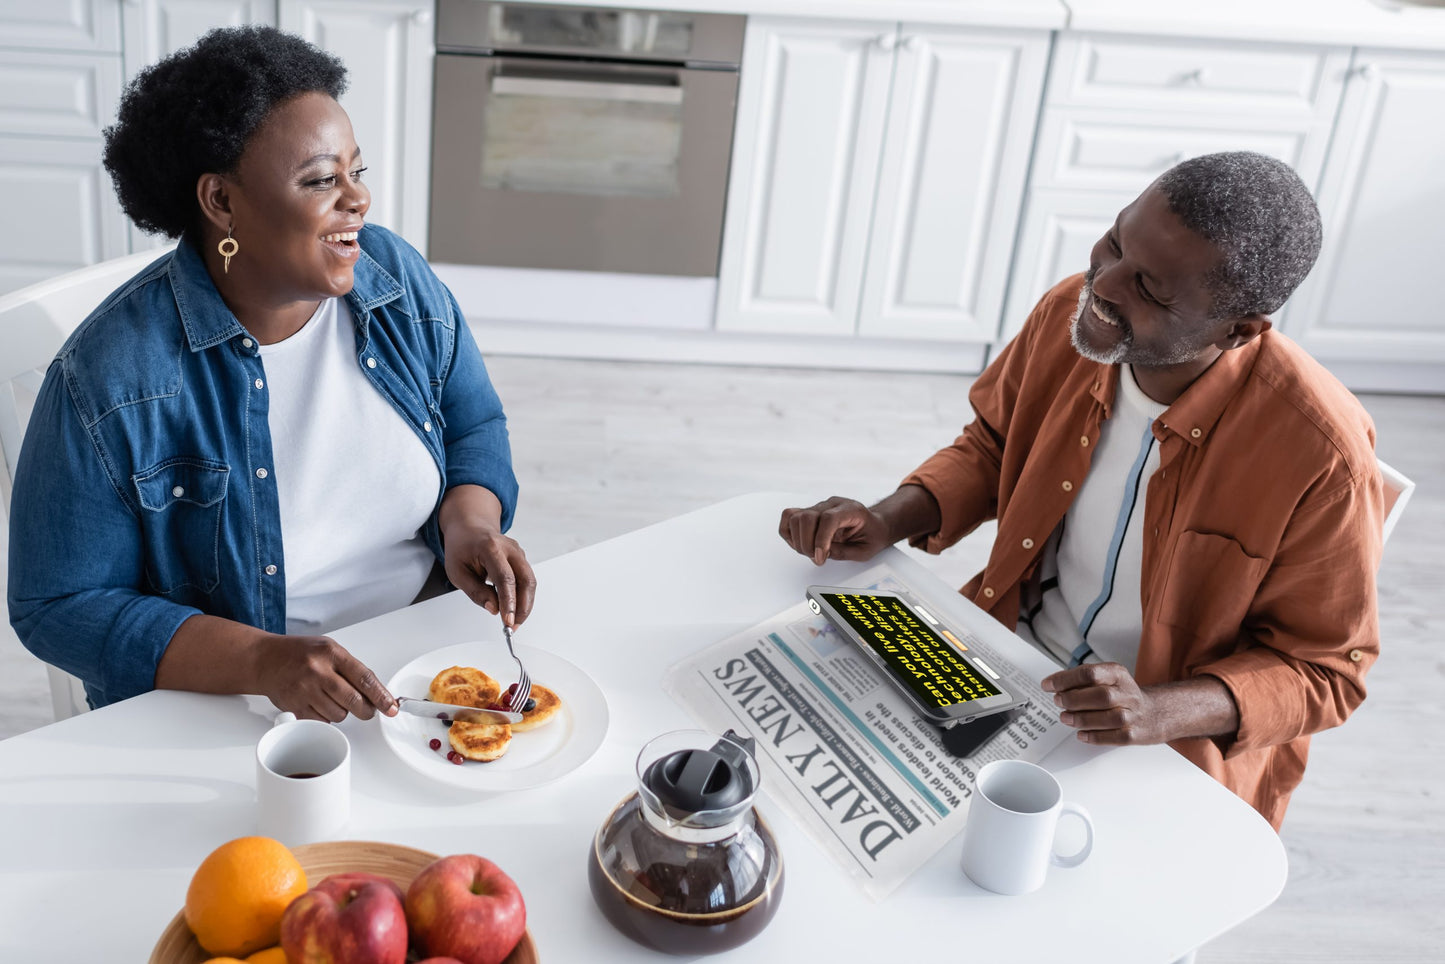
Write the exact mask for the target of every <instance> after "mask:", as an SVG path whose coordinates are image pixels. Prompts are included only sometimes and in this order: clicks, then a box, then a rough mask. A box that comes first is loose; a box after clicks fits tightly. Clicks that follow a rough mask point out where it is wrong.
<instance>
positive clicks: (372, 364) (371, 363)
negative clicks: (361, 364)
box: [366, 358, 376, 368]
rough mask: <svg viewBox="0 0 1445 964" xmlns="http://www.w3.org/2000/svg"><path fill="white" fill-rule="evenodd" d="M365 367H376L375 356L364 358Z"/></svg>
mask: <svg viewBox="0 0 1445 964" xmlns="http://www.w3.org/2000/svg"><path fill="white" fill-rule="evenodd" d="M366 367H367V368H375V367H376V359H375V358H368V359H367V360H366Z"/></svg>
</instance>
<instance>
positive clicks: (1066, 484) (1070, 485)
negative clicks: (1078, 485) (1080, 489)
mask: <svg viewBox="0 0 1445 964" xmlns="http://www.w3.org/2000/svg"><path fill="white" fill-rule="evenodd" d="M1064 491H1065V492H1072V491H1074V483H1072V482H1070V481H1069V480H1068V479H1065V480H1064Z"/></svg>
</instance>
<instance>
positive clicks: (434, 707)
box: [396, 696, 522, 723]
mask: <svg viewBox="0 0 1445 964" xmlns="http://www.w3.org/2000/svg"><path fill="white" fill-rule="evenodd" d="M396 708H397V709H398V710H399V711H401V712H402V713H410V714H412V715H413V716H425V717H429V718H431V719H433V720H443V721H445V722H451V721H453V720H455V721H456V722H458V723H520V722H521V720H522V714H521V713H508V712H507V711H505V710H484V709H481V708H480V707H476V706H457V705H456V704H454V703H437V702H435V701H434V700H426V699H421V698H419V697H416V696H398V697H397V698H396Z"/></svg>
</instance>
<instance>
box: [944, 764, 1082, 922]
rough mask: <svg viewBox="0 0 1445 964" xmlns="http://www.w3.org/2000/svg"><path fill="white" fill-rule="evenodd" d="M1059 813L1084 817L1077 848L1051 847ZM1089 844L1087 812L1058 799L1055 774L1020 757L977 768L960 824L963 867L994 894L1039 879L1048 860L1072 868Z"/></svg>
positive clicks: (1034, 884)
mask: <svg viewBox="0 0 1445 964" xmlns="http://www.w3.org/2000/svg"><path fill="white" fill-rule="evenodd" d="M1064 814H1072V815H1074V816H1076V817H1078V818H1079V819H1080V820H1082V821H1083V822H1084V829H1085V831H1086V834H1087V836H1086V838H1085V840H1084V845H1083V847H1081V848H1080V849H1079V851H1078V853H1075V854H1071V855H1069V856H1062V855H1060V854H1057V853H1055V852H1054V829H1055V827H1057V826H1058V822H1059V819H1060V818H1061V817H1062V816H1063V815H1064ZM1093 849H1094V821H1093V820H1092V819H1091V818H1090V817H1089V812H1088V811H1087V810H1085V809H1084V808H1083V807H1081V806H1079V805H1078V804H1076V803H1067V802H1065V801H1064V799H1063V789H1062V788H1061V787H1060V786H1059V781H1058V780H1056V779H1054V775H1053V774H1052V773H1050V772H1049V771H1047V770H1045V769H1044V768H1043V767H1041V766H1036V765H1034V764H1032V763H1025V762H1024V761H1023V760H995V761H994V762H992V763H988V764H985V765H984V767H983V768H982V769H981V770H979V771H978V778H977V779H976V780H975V781H974V793H973V798H972V799H971V800H970V801H969V805H968V822H967V823H965V824H964V828H963V872H964V873H966V874H968V877H969V879H970V880H972V881H973V882H974V883H976V884H978V885H979V886H980V887H984V888H986V889H988V890H991V891H993V892H995V893H998V894H1027V893H1030V892H1032V891H1035V890H1038V889H1039V888H1040V887H1042V886H1043V884H1044V878H1045V876H1047V874H1048V870H1049V865H1050V864H1053V865H1054V866H1057V867H1077V866H1078V865H1079V864H1081V863H1083V862H1084V860H1085V859H1087V858H1088V856H1089V853H1090V851H1092V850H1093Z"/></svg>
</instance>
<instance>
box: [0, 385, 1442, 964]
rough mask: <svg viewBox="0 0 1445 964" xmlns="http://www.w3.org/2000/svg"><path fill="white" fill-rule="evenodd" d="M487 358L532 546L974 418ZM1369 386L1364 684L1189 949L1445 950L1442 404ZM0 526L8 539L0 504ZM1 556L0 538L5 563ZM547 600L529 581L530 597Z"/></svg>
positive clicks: (821, 489)
mask: <svg viewBox="0 0 1445 964" xmlns="http://www.w3.org/2000/svg"><path fill="white" fill-rule="evenodd" d="M488 365H489V368H490V370H491V373H492V378H493V381H494V382H495V383H496V386H497V389H498V391H499V392H500V393H501V396H502V399H503V401H504V402H505V404H506V406H507V412H508V416H509V419H510V426H511V434H512V444H513V454H514V460H515V464H516V468H517V475H518V478H519V480H520V482H521V486H522V502H521V506H520V508H519V510H518V513H517V521H516V524H515V526H514V527H513V530H512V535H513V536H514V537H515V538H516V539H517V540H518V541H519V542H520V543H521V544H522V546H523V547H524V548H525V549H526V551H527V553H528V556H529V557H530V558H531V559H532V560H533V562H541V561H544V560H546V559H549V558H551V557H553V556H557V555H560V554H562V553H566V552H568V551H570V550H572V549H576V548H579V547H581V546H585V545H590V544H592V543H595V542H599V541H601V540H603V539H608V538H611V537H613V536H616V535H620V534H622V533H625V532H628V531H631V530H633V529H636V528H639V527H641V526H645V525H648V524H650V523H653V522H657V521H660V520H662V519H666V518H670V517H672V516H674V515H678V514H680V513H683V512H688V511H690V510H692V509H697V508H700V507H702V506H705V505H708V504H711V503H713V502H716V501H719V500H721V499H725V498H728V497H730V496H734V495H740V494H743V493H746V492H754V491H759V490H776V491H785V492H796V493H799V494H800V496H801V497H803V498H806V499H807V500H809V501H814V500H817V499H822V498H825V497H826V496H829V495H834V494H838V495H850V496H855V497H857V498H860V499H864V500H870V499H874V498H877V497H879V496H882V495H885V494H886V493H888V492H891V491H892V490H893V487H894V486H895V485H896V483H897V482H898V480H899V479H900V478H901V477H902V476H903V475H904V474H905V473H906V472H907V471H908V470H909V469H911V468H912V467H913V466H914V465H916V464H917V463H918V462H919V461H921V460H922V459H923V458H925V457H926V456H927V455H929V454H930V453H931V452H933V451H934V450H935V449H936V448H938V447H939V446H941V445H943V444H946V443H947V442H949V441H951V440H952V439H953V437H954V436H955V435H956V434H957V432H958V430H959V428H960V427H961V426H962V425H963V424H964V423H965V422H966V421H967V420H968V419H969V417H970V413H969V408H968V399H967V390H968V386H969V383H970V379H968V378H965V377H961V376H947V375H914V374H891V373H859V372H837V371H819V370H792V369H757V368H735V367H711V366H684V365H659V364H644V363H621V362H586V361H561V360H555V359H535V358H517V357H496V358H492V359H489V360H488ZM1363 400H1364V402H1365V405H1366V407H1367V408H1368V409H1369V410H1370V413H1371V414H1372V415H1373V416H1374V418H1375V422H1376V428H1377V432H1378V450H1379V453H1380V456H1381V458H1383V459H1384V460H1385V461H1387V462H1389V463H1390V464H1392V465H1394V466H1395V467H1396V468H1397V469H1399V470H1400V471H1402V472H1404V473H1405V474H1406V475H1408V476H1410V477H1411V478H1413V479H1415V480H1416V481H1417V482H1420V483H1421V487H1420V489H1418V490H1417V491H1416V492H1415V495H1414V499H1413V501H1412V502H1411V503H1410V506H1409V508H1408V510H1407V511H1406V513H1405V515H1404V517H1403V519H1402V521H1401V523H1400V525H1399V526H1398V527H1397V528H1396V529H1395V532H1394V535H1393V536H1392V537H1391V541H1390V544H1389V546H1388V547H1387V549H1386V552H1385V558H1384V562H1383V564H1382V566H1381V570H1380V608H1381V628H1382V634H1383V639H1384V655H1383V657H1382V658H1381V660H1380V662H1379V664H1378V665H1377V666H1376V667H1375V668H1374V670H1373V671H1372V673H1371V675H1370V678H1369V684H1370V698H1369V699H1368V700H1367V701H1366V702H1365V704H1364V705H1363V706H1362V707H1361V708H1360V710H1359V711H1358V712H1357V713H1356V714H1355V715H1354V717H1353V718H1352V719H1351V720H1350V721H1349V723H1347V724H1346V725H1345V726H1344V727H1342V728H1341V729H1339V730H1335V731H1331V732H1328V733H1325V734H1322V735H1320V736H1319V737H1317V738H1316V739H1315V742H1314V749H1313V753H1312V756H1311V760H1310V766H1309V771H1308V773H1307V774H1306V777H1305V783H1304V785H1303V786H1302V787H1301V788H1300V790H1299V791H1298V792H1296V794H1295V797H1294V802H1293V804H1292V806H1291V808H1290V812H1289V816H1288V817H1287V818H1286V821H1285V825H1284V830H1283V838H1284V842H1285V845H1286V847H1287V849H1288V851H1289V861H1290V880H1289V883H1288V884H1287V885H1286V887H1285V890H1284V893H1283V895H1281V897H1280V899H1279V900H1278V901H1277V902H1276V903H1275V904H1274V905H1272V906H1271V907H1270V908H1269V909H1267V910H1266V911H1265V912H1264V913H1262V914H1260V915H1259V916H1258V917H1256V918H1255V919H1253V920H1250V921H1248V922H1246V923H1245V924H1243V925H1242V926H1240V927H1239V928H1236V929H1235V930H1234V931H1232V932H1230V933H1228V934H1226V935H1223V936H1221V937H1220V938H1218V939H1217V940H1215V941H1213V942H1211V943H1210V944H1208V945H1207V946H1206V947H1205V948H1203V949H1202V950H1201V952H1200V954H1199V961H1200V962H1201V964H1214V962H1253V961H1259V962H1272V964H1289V962H1304V961H1312V962H1313V961H1341V962H1344V961H1349V962H1356V961H1371V962H1406V961H1426V960H1432V961H1433V960H1436V959H1437V958H1436V955H1437V954H1438V952H1439V948H1440V947H1442V946H1445V917H1442V915H1440V914H1439V912H1438V908H1439V907H1440V906H1441V904H1442V900H1445V836H1442V835H1441V834H1440V833H1439V827H1440V825H1441V823H1442V820H1441V818H1442V816H1445V814H1442V804H1441V801H1442V800H1445V765H1442V763H1441V761H1442V760H1445V699H1442V698H1441V696H1440V689H1441V677H1442V675H1445V659H1442V658H1441V656H1440V655H1439V653H1440V650H1437V649H1436V648H1435V647H1436V646H1437V645H1438V644H1439V641H1440V640H1441V639H1442V638H1445V606H1442V605H1441V604H1440V603H1439V602H1438V601H1437V600H1438V599H1439V592H1440V587H1441V586H1442V585H1445V549H1442V546H1445V497H1442V495H1441V491H1440V489H1439V487H1438V486H1437V485H1436V484H1435V483H1434V474H1445V454H1442V453H1445V398H1439V397H1408V396H1384V395H1371V396H1365V397H1364V399H1363ZM1432 472H1433V473H1434V474H1432ZM991 536H992V526H986V527H984V528H983V529H981V530H980V531H979V532H978V533H975V534H974V535H973V536H971V537H970V538H969V539H968V540H965V542H964V543H963V544H962V545H960V546H958V547H956V548H955V549H953V550H950V552H948V553H946V554H944V555H943V556H941V557H927V556H923V555H922V554H918V557H919V558H921V559H924V560H925V561H926V563H927V564H928V565H929V566H930V567H931V568H932V569H933V570H934V571H935V572H937V573H938V574H939V576H940V577H941V578H943V579H944V580H945V581H947V582H949V583H951V584H954V585H961V584H962V583H963V582H964V581H966V580H967V579H968V578H969V577H970V576H971V575H972V574H973V572H974V571H976V570H977V569H978V568H980V567H981V565H982V562H983V560H984V558H985V557H986V556H987V552H988V540H989V539H990V538H991ZM0 539H3V540H4V541H6V542H8V531H7V530H6V529H5V527H4V520H3V519H0ZM697 551H698V552H707V551H709V547H707V546H698V547H697ZM5 565H6V563H5V557H4V554H3V553H0V578H3V575H4V572H5ZM642 588H644V589H645V587H642ZM559 602H562V601H559ZM549 604H552V602H551V600H549V599H548V596H547V586H546V583H545V581H544V582H543V583H542V584H541V585H540V586H539V589H538V599H537V605H538V606H546V605H549ZM50 720H51V716H50V699H49V691H48V688H47V684H46V676H45V671H44V668H43V666H42V665H41V664H40V663H39V662H38V661H36V660H35V659H34V658H33V657H31V656H30V655H29V654H28V653H26V652H25V651H24V650H23V649H21V647H20V645H19V643H18V641H17V640H16V639H15V637H14V635H13V633H11V632H10V630H9V627H8V625H7V626H5V627H3V628H0V738H3V737H7V736H13V735H15V734H17V733H22V732H25V731H26V730H29V729H32V728H34V727H37V726H41V725H43V724H45V723H48V722H50ZM1103 845H1104V844H1103V843H1102V842H1101V846H1103ZM1163 883H1164V884H1165V886H1167V882H1163ZM1095 936H1096V937H1097V938H1098V939H1101V940H1106V939H1107V936H1106V935H1095Z"/></svg>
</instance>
